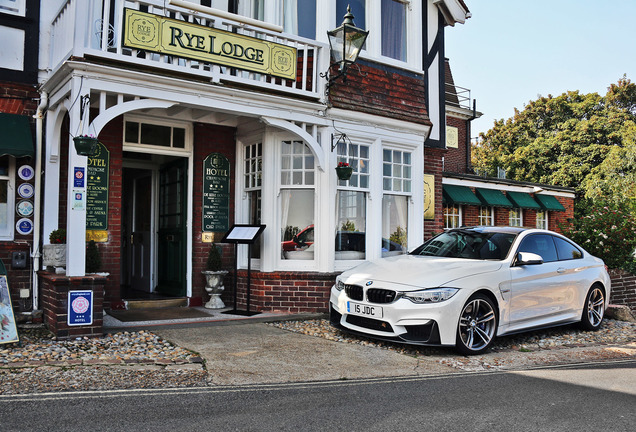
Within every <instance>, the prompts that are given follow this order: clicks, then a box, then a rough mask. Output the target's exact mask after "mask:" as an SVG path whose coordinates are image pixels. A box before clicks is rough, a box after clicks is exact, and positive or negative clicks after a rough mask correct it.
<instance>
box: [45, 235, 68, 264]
mask: <svg viewBox="0 0 636 432" xmlns="http://www.w3.org/2000/svg"><path fill="white" fill-rule="evenodd" d="M49 243H50V244H48V245H43V246H42V264H44V265H45V266H46V267H51V268H53V267H54V268H55V269H56V270H55V271H56V273H63V272H64V270H63V269H64V268H65V267H66V230H65V229H63V228H58V229H55V230H53V231H51V234H49ZM60 270H61V271H60Z"/></svg>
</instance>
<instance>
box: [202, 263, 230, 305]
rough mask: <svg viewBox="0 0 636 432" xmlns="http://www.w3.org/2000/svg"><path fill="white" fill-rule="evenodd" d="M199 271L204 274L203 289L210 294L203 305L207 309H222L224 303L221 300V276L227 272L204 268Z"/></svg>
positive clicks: (223, 288)
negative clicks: (208, 299)
mask: <svg viewBox="0 0 636 432" xmlns="http://www.w3.org/2000/svg"><path fill="white" fill-rule="evenodd" d="M201 273H203V274H204V275H205V290H206V291H207V292H208V294H210V301H208V302H207V303H206V304H205V307H206V308H207V309H223V308H224V307H225V303H223V300H221V294H222V293H223V291H224V290H225V287H224V286H223V278H224V277H225V275H226V274H227V273H228V272H227V271H225V270H219V271H211V270H204V271H202V272H201Z"/></svg>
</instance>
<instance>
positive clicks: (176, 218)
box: [157, 158, 187, 297]
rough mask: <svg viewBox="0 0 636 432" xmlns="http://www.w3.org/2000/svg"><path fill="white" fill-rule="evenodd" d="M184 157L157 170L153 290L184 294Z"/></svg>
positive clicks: (185, 167) (185, 202)
mask: <svg viewBox="0 0 636 432" xmlns="http://www.w3.org/2000/svg"><path fill="white" fill-rule="evenodd" d="M186 179H187V159H185V158H181V159H179V160H176V161H173V162H170V163H168V164H165V165H163V166H162V167H161V169H160V171H159V230H158V237H159V239H158V241H159V242H158V245H157V246H158V249H157V291H158V292H161V293H163V294H167V295H171V296H177V297H184V296H185V295H186V243H187V242H186V204H187V196H186V190H187V189H186Z"/></svg>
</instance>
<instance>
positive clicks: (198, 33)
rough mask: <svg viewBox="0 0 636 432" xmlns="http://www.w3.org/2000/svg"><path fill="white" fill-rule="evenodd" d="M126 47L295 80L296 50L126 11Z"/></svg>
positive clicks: (234, 34)
mask: <svg viewBox="0 0 636 432" xmlns="http://www.w3.org/2000/svg"><path fill="white" fill-rule="evenodd" d="M125 19H126V22H125V26H124V46H127V47H130V48H137V49H141V50H146V51H152V52H156V53H160V54H166V55H175V56H179V57H185V58H190V59H194V60H200V61H204V62H210V63H216V64H220V65H224V66H231V67H236V68H240V69H246V70H250V71H254V72H259V73H262V74H269V75H274V76H277V77H281V78H286V79H291V80H295V79H296V48H292V47H289V46H287V45H282V44H277V43H274V42H269V41H266V40H262V39H256V38H252V37H248V36H243V35H239V34H236V33H231V32H227V31H223V30H218V29H215V28H211V27H206V26H202V25H197V24H192V23H189V22H185V21H180V20H175V19H170V18H165V17H162V16H160V15H153V14H148V13H144V12H140V11H138V10H135V9H126V14H125Z"/></svg>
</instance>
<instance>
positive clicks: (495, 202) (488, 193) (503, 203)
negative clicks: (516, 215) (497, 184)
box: [475, 188, 512, 208]
mask: <svg viewBox="0 0 636 432" xmlns="http://www.w3.org/2000/svg"><path fill="white" fill-rule="evenodd" d="M475 193H476V195H477V198H479V199H480V200H481V202H482V203H483V205H485V206H492V207H508V208H510V207H512V203H511V202H510V201H509V200H508V198H506V196H505V195H504V194H503V192H501V191H500V190H498V189H482V188H475Z"/></svg>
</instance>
